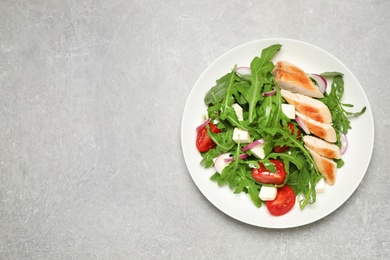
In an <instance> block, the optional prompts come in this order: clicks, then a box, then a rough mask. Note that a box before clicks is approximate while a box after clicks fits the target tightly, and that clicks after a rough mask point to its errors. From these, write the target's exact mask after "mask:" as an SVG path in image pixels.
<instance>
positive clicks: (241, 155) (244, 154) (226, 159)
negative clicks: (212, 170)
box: [223, 153, 248, 162]
mask: <svg viewBox="0 0 390 260" xmlns="http://www.w3.org/2000/svg"><path fill="white" fill-rule="evenodd" d="M238 157H239V158H240V159H241V160H242V159H245V158H246V157H248V155H247V154H246V153H243V154H240V155H239V156H238ZM235 159H236V158H234V157H229V158H225V159H223V160H224V161H225V162H232V161H234V160H235Z"/></svg>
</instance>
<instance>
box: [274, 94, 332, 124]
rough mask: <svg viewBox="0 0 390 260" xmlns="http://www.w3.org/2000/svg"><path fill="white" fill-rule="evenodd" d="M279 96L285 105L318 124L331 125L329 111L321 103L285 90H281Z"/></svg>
mask: <svg viewBox="0 0 390 260" xmlns="http://www.w3.org/2000/svg"><path fill="white" fill-rule="evenodd" d="M280 94H281V95H282V97H283V98H284V99H285V100H286V101H287V103H289V104H291V105H294V106H295V109H296V110H297V111H298V112H300V113H302V114H303V115H305V116H308V117H310V118H311V119H313V120H315V121H317V122H320V123H324V124H330V123H332V115H331V113H330V110H329V108H328V107H327V106H326V105H325V104H324V103H323V102H322V101H320V100H318V99H314V98H311V97H308V96H305V95H302V94H299V93H292V92H291V91H289V90H285V89H281V91H280Z"/></svg>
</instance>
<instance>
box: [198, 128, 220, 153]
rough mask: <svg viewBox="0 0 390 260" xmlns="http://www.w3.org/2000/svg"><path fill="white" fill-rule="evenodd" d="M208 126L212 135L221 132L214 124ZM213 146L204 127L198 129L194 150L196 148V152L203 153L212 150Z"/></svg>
mask: <svg viewBox="0 0 390 260" xmlns="http://www.w3.org/2000/svg"><path fill="white" fill-rule="evenodd" d="M208 125H209V127H210V130H211V132H213V133H214V134H218V133H220V132H221V130H220V129H219V128H218V127H217V126H215V125H214V124H212V123H208ZM215 146H216V144H215V143H214V141H213V140H212V139H211V138H210V136H209V135H208V134H207V128H206V126H204V127H202V128H201V129H199V131H198V134H197V136H196V148H198V151H199V152H201V153H204V152H207V151H209V150H210V149H212V148H214V147H215Z"/></svg>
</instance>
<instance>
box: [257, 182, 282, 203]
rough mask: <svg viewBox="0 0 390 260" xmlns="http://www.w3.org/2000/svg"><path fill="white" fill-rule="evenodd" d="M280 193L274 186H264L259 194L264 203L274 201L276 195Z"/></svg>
mask: <svg viewBox="0 0 390 260" xmlns="http://www.w3.org/2000/svg"><path fill="white" fill-rule="evenodd" d="M277 193H278V189H277V188H276V187H272V186H262V187H261V189H260V193H259V198H260V199H261V200H262V201H269V200H274V199H275V198H276V194H277Z"/></svg>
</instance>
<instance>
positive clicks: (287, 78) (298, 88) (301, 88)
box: [272, 61, 324, 98]
mask: <svg viewBox="0 0 390 260" xmlns="http://www.w3.org/2000/svg"><path fill="white" fill-rule="evenodd" d="M272 74H273V75H274V77H275V80H276V82H277V83H278V85H279V87H280V88H282V89H286V90H289V91H291V92H294V93H300V94H303V95H306V96H309V97H314V98H322V97H324V95H323V94H322V93H321V92H320V91H319V90H318V88H317V87H316V86H315V85H314V83H313V82H312V81H311V79H310V77H309V76H308V75H307V74H306V73H305V72H304V71H303V70H302V69H300V68H299V67H297V66H295V65H294V64H291V63H289V62H286V61H278V62H277V63H276V64H275V68H274V69H273V71H272Z"/></svg>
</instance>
